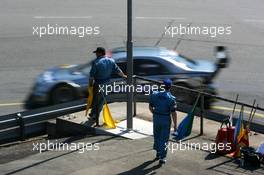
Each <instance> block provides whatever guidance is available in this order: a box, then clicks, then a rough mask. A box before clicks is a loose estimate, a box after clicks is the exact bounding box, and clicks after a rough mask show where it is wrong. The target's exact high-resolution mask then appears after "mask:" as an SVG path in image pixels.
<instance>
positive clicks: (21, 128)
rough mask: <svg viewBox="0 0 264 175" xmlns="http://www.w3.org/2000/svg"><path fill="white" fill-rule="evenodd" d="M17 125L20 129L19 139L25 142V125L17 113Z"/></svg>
mask: <svg viewBox="0 0 264 175" xmlns="http://www.w3.org/2000/svg"><path fill="white" fill-rule="evenodd" d="M17 120H18V125H19V127H20V139H21V140H22V141H23V140H25V123H24V120H23V117H22V115H21V114H20V113H17Z"/></svg>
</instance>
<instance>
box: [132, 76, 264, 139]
mask: <svg viewBox="0 0 264 175" xmlns="http://www.w3.org/2000/svg"><path fill="white" fill-rule="evenodd" d="M137 80H143V81H147V82H151V83H155V84H162V82H161V81H157V80H154V79H149V78H145V77H141V76H136V75H135V76H134V85H136V84H138V83H137ZM173 87H174V88H179V89H183V90H186V91H188V92H192V93H193V94H196V95H197V96H198V94H200V95H201V97H200V106H199V107H197V108H196V110H195V115H197V116H199V117H200V135H203V133H204V131H203V130H204V122H203V119H204V117H205V118H207V119H210V120H214V121H218V122H223V121H224V120H226V119H227V118H228V115H225V114H219V113H217V112H214V111H211V110H206V109H205V97H210V98H214V99H217V100H220V101H224V102H228V103H232V104H234V107H236V105H241V106H244V107H249V108H252V109H253V108H254V109H256V110H259V111H264V108H261V107H260V106H253V105H250V104H246V103H243V102H239V101H237V100H236V101H235V100H230V99H227V98H223V97H221V96H217V95H212V94H209V93H206V92H203V91H201V90H200V91H199V90H195V89H190V88H187V87H183V86H177V85H172V88H173ZM134 96H135V97H134V116H136V112H137V110H136V103H137V95H136V94H135V95H134ZM178 104H179V105H178V110H179V111H182V112H186V113H188V112H189V111H190V110H191V108H192V106H191V105H187V104H184V103H178ZM233 121H234V122H236V121H237V119H236V118H233ZM263 124H264V122H263ZM263 124H261V123H259V122H257V123H252V124H251V128H250V129H251V130H252V131H256V132H259V133H264V126H263Z"/></svg>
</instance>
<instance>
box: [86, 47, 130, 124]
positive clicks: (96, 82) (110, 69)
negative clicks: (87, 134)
mask: <svg viewBox="0 0 264 175" xmlns="http://www.w3.org/2000/svg"><path fill="white" fill-rule="evenodd" d="M94 53H96V57H97V58H96V60H94V61H93V63H92V68H91V70H90V80H89V84H90V86H93V87H94V88H93V89H94V92H93V94H94V98H93V103H92V111H91V113H90V116H91V117H92V118H93V119H96V125H99V120H98V118H99V115H100V112H101V110H102V108H103V105H104V97H103V95H106V94H105V92H99V86H100V85H101V87H105V85H106V84H108V83H109V81H110V78H111V75H112V74H118V75H119V76H121V77H123V78H126V77H127V76H126V75H125V74H124V73H123V72H122V70H121V69H120V68H119V67H118V66H117V64H116V63H115V61H114V60H113V59H112V58H109V57H106V56H105V49H104V48H102V47H98V48H97V49H96V50H95V51H94ZM103 89H104V90H105V88H103Z"/></svg>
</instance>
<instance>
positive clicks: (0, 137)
mask: <svg viewBox="0 0 264 175" xmlns="http://www.w3.org/2000/svg"><path fill="white" fill-rule="evenodd" d="M138 80H144V81H147V82H151V83H161V82H160V81H157V80H153V79H148V78H144V77H140V76H134V85H136V84H138V82H137V81H138ZM173 87H177V88H180V89H185V90H187V91H190V92H194V93H197V94H198V93H200V94H201V105H200V107H198V108H197V109H196V110H195V114H196V115H197V116H200V117H201V121H200V134H203V118H204V117H206V118H207V119H211V120H215V121H218V122H221V121H222V120H223V118H226V117H227V116H226V115H224V114H219V113H216V112H213V111H210V110H206V109H204V105H203V104H204V97H206V96H210V97H212V98H215V99H218V100H222V101H225V102H229V103H233V104H234V103H236V104H237V105H243V106H246V107H249V108H252V107H253V106H252V105H249V104H246V103H242V102H236V101H234V100H230V99H225V98H223V97H220V96H216V95H211V94H208V93H205V92H201V91H197V90H193V89H189V88H186V87H182V86H175V85H173ZM109 97H110V98H109V101H108V102H109V103H112V102H126V101H127V96H126V94H125V93H123V94H111V95H110V96H109ZM134 97H135V98H134V115H136V112H137V111H136V103H137V102H148V96H146V95H140V94H134ZM85 107H86V99H82V100H78V101H73V102H69V103H64V104H59V105H55V106H51V107H44V108H39V109H35V110H30V111H24V112H19V113H14V114H9V115H5V116H0V144H2V143H5V142H10V141H15V140H24V139H26V138H29V137H34V136H37V135H41V134H45V133H46V129H47V121H48V120H51V119H55V118H57V117H60V116H63V115H67V114H71V113H74V112H79V111H82V110H84V109H85ZM191 108H192V106H190V105H187V104H184V103H178V110H179V111H182V112H188V111H189V110H190V109H191ZM256 109H257V110H259V111H264V109H263V108H261V107H257V108H256ZM235 121H236V119H235ZM251 126H252V128H251V130H253V131H256V132H260V133H264V126H263V125H261V124H260V123H258V122H257V123H252V125H251Z"/></svg>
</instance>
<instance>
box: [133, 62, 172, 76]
mask: <svg viewBox="0 0 264 175" xmlns="http://www.w3.org/2000/svg"><path fill="white" fill-rule="evenodd" d="M168 73H169V70H168V69H167V68H166V67H165V66H164V65H163V64H161V63H160V62H158V61H154V60H152V59H144V58H143V59H142V58H140V59H135V60H134V74H136V75H139V76H147V75H164V74H168Z"/></svg>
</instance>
